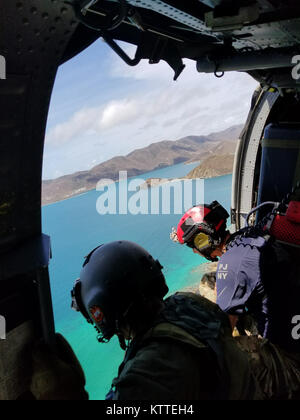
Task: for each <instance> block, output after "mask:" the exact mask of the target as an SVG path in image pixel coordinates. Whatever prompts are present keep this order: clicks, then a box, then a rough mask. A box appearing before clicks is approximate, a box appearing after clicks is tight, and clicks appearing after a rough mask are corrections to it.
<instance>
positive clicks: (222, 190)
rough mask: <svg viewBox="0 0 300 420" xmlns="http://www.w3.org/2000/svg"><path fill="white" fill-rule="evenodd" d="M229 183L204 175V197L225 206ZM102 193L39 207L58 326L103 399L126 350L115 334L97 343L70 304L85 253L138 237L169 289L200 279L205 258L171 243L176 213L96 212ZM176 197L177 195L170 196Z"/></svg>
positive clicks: (174, 170)
mask: <svg viewBox="0 0 300 420" xmlns="http://www.w3.org/2000/svg"><path fill="white" fill-rule="evenodd" d="M196 166H197V164H191V165H185V164H179V165H174V166H172V167H168V168H164V169H159V170H156V171H153V172H150V173H147V174H144V175H142V176H140V177H137V178H138V179H139V182H141V179H144V180H146V179H148V178H179V177H183V176H185V175H186V174H187V173H189V172H190V171H191V170H192V169H193V168H194V167H196ZM130 181H131V180H128V182H130ZM231 182H232V176H231V175H227V176H223V177H218V178H212V179H207V180H205V181H204V199H205V202H206V203H210V202H211V201H213V200H218V201H219V202H220V203H221V204H222V205H223V206H224V207H225V208H227V210H229V209H230V203H231ZM117 190H118V185H117ZM146 193H147V192H146V191H145V194H146ZM100 194H101V193H100V192H99V191H96V190H95V191H90V192H88V193H86V194H83V195H80V196H77V197H73V198H71V199H68V200H65V201H62V202H59V203H55V204H51V205H48V206H45V207H43V232H44V233H45V234H48V235H50V236H51V243H52V251H53V259H52V261H51V264H50V276H51V288H52V298H53V306H54V315H55V324H56V330H57V332H60V333H61V334H63V335H64V336H65V337H66V338H67V340H68V341H69V342H70V344H71V345H72V347H73V349H74V351H75V353H76V355H77V356H78V358H79V360H80V362H81V364H82V366H83V369H84V371H85V374H86V378H87V390H88V392H89V395H90V399H92V400H103V399H104V398H105V395H106V393H107V392H108V391H109V389H110V385H111V382H112V379H113V378H114V377H116V376H117V371H118V366H119V365H120V363H121V362H122V359H123V356H124V352H123V351H122V350H121V349H120V348H119V345H118V340H117V339H113V340H112V341H111V342H110V343H108V344H99V343H98V342H97V340H96V334H95V330H94V329H93V328H92V327H91V326H89V325H88V324H87V323H86V321H85V320H84V319H83V317H82V316H81V315H80V314H77V313H75V312H74V311H72V310H71V309H70V304H71V299H70V291H71V289H72V287H73V284H74V282H75V280H76V279H77V278H78V277H79V275H80V270H81V267H82V264H83V262H84V256H86V255H87V254H88V253H89V252H90V251H91V250H92V249H94V248H95V247H97V246H98V245H100V244H102V243H106V242H110V241H115V240H129V241H133V242H137V243H138V244H140V245H141V246H143V247H144V248H145V249H147V251H149V252H150V253H151V254H152V255H153V257H155V258H157V259H159V260H160V262H161V264H162V265H163V266H164V274H165V276H166V279H167V283H168V286H169V288H170V293H172V292H175V291H177V290H179V289H182V288H185V287H188V286H191V285H194V284H196V283H197V282H198V281H199V280H200V279H199V274H197V271H195V269H196V268H197V267H198V266H199V265H200V264H202V263H204V262H206V260H204V259H203V258H201V257H199V256H198V255H195V254H193V252H191V250H190V249H188V248H187V247H183V246H180V245H178V244H174V243H173V242H171V240H170V232H171V229H172V227H173V226H177V224H178V221H179V219H180V215H177V214H169V215H166V214H154V215H143V214H138V215H133V214H127V215H112V214H107V215H100V214H99V213H98V212H97V210H96V205H97V202H98V200H99V196H100ZM174 196H176V194H175V195H174V194H173V196H172V195H171V198H174ZM193 204H197V203H196V202H194V203H193ZM172 209H173V207H172V206H171V210H172Z"/></svg>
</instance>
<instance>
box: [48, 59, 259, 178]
mask: <svg viewBox="0 0 300 420" xmlns="http://www.w3.org/2000/svg"><path fill="white" fill-rule="evenodd" d="M131 55H132V54H131ZM186 64H187V68H186V70H185V71H184V72H183V74H182V76H181V77H180V79H179V80H178V81H177V82H174V81H173V73H172V70H171V69H170V68H169V67H168V66H167V65H165V64H158V65H153V66H150V65H149V64H148V63H147V62H143V63H141V65H139V66H138V67H136V68H133V69H132V68H130V67H128V66H127V65H125V64H123V63H122V61H121V60H120V59H119V58H118V57H114V58H112V57H110V61H109V65H110V67H109V72H108V73H109V74H110V78H109V79H107V80H109V81H110V83H111V89H112V95H111V97H114V98H117V99H114V100H110V99H109V98H108V100H106V102H104V103H99V106H95V107H90V108H89V107H84V108H83V109H79V110H78V111H77V112H75V113H74V114H73V116H72V117H71V118H69V119H68V120H67V121H65V122H64V123H62V124H58V125H56V126H54V128H52V129H51V130H49V132H48V134H47V138H46V152H47V151H48V152H49V150H51V156H52V155H53V154H54V153H56V154H57V155H59V154H61V156H62V155H63V156H64V158H63V159H60V160H59V159H57V166H59V167H58V168H57V167H55V169H56V170H59V171H63V172H64V173H67V172H70V171H71V172H72V171H73V170H79V169H80V170H84V169H87V168H89V167H90V166H91V162H92V163H93V165H94V163H95V164H97V163H100V162H101V161H104V160H107V159H109V158H111V157H114V156H116V155H122V154H127V153H130V152H131V151H133V150H134V149H136V148H142V147H145V146H147V145H149V144H151V143H153V142H157V141H162V140H176V139H178V138H181V137H183V136H187V135H192V134H194V135H195V134H199V135H200V134H203V135H205V134H209V133H211V132H215V131H219V130H223V129H226V128H228V127H229V126H230V125H234V124H240V123H242V122H244V121H245V119H246V117H247V114H248V111H249V107H250V102H251V96H252V93H253V91H254V89H255V88H256V85H257V83H256V82H255V81H254V80H253V79H251V78H250V77H249V76H248V75H246V74H243V73H228V74H226V75H225V77H224V78H223V79H217V78H215V77H214V75H211V74H209V75H205V74H199V73H198V72H197V70H196V68H195V63H194V62H192V61H187V63H186ZM127 85H128V86H129V87H128V89H126V88H125V87H126V86H127ZM118 92H122V93H121V94H120V93H119V97H118ZM91 94H92V93H91ZM78 104H80V100H78ZM83 145H84V147H83ZM48 155H50V153H48ZM66 158H67V159H69V162H68V164H67V163H66ZM71 160H72V162H71ZM95 160H96V162H95ZM50 166H51V169H50ZM53 166H55V165H54V164H53V162H52V164H51V165H50V164H49V165H48V167H49V171H48V172H49V174H48V173H47V177H51V176H53V175H54V171H53V169H52V168H53ZM73 168H74V169H73ZM46 172H47V169H46ZM50 173H51V174H50Z"/></svg>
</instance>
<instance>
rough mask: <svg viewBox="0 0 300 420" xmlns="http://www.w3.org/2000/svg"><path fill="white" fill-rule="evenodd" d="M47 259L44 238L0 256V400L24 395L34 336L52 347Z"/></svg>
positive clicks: (28, 378)
mask: <svg viewBox="0 0 300 420" xmlns="http://www.w3.org/2000/svg"><path fill="white" fill-rule="evenodd" d="M50 257H51V249H50V238H49V237H48V236H46V235H42V236H40V237H37V238H35V239H32V240H30V241H29V242H27V243H25V244H24V245H22V246H20V247H18V248H17V249H15V250H14V251H12V252H9V253H7V254H4V255H1V256H0V287H1V296H0V314H1V321H2V337H1V340H0V400H16V399H19V398H22V397H23V398H24V397H25V396H27V394H28V390H29V385H30V383H29V381H30V375H31V363H30V362H31V349H32V345H33V344H34V342H35V340H36V339H37V337H41V338H42V337H43V338H44V340H45V341H46V342H47V343H48V344H49V345H50V346H52V347H54V346H55V342H54V340H55V335H54V319H53V313H52V301H51V294H50V284H49V275H48V265H49V261H50Z"/></svg>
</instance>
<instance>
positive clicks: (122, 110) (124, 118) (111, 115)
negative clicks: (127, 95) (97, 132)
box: [99, 99, 139, 130]
mask: <svg viewBox="0 0 300 420" xmlns="http://www.w3.org/2000/svg"><path fill="white" fill-rule="evenodd" d="M138 114H139V103H138V101H136V100H128V99H125V100H123V101H114V102H111V103H110V104H108V105H107V106H106V107H105V108H104V110H103V112H102V115H101V119H100V121H99V127H100V129H102V128H103V129H106V130H108V129H110V128H113V127H115V126H116V125H120V124H128V123H129V122H130V121H132V120H133V119H135V118H136V117H137V116H138Z"/></svg>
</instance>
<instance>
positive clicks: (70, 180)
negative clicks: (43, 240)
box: [42, 125, 243, 205]
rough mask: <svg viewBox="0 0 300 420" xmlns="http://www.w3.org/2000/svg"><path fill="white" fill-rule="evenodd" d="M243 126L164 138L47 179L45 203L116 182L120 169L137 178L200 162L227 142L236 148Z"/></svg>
mask: <svg viewBox="0 0 300 420" xmlns="http://www.w3.org/2000/svg"><path fill="white" fill-rule="evenodd" d="M242 128H243V126H242V125H237V126H233V127H230V128H229V129H227V130H223V131H221V132H219V133H212V134H210V135H208V136H203V135H199V136H195V135H191V136H186V137H183V138H181V139H179V140H176V141H171V140H163V141H161V142H157V143H152V144H150V145H149V146H147V147H144V148H141V149H136V150H134V151H132V152H130V153H129V154H128V155H126V156H116V157H113V158H111V159H109V160H108V161H106V162H103V163H100V164H99V165H96V166H95V167H93V168H92V169H90V170H87V171H78V172H75V173H73V174H70V175H64V176H61V177H59V178H56V179H53V180H45V181H43V188H42V192H43V196H42V202H43V205H46V204H51V203H54V202H58V201H61V200H64V199H67V198H70V197H73V196H76V195H78V194H81V193H83V192H87V191H90V190H93V189H95V188H96V185H97V183H98V182H99V181H100V180H101V179H110V180H113V181H116V180H118V177H119V171H127V175H128V177H133V176H138V175H141V174H143V173H147V172H151V171H154V170H156V169H160V168H164V167H168V166H172V165H176V164H179V163H191V162H197V161H199V160H202V159H206V158H208V157H209V156H210V155H211V152H212V151H213V150H214V149H216V148H217V147H218V146H220V147H221V149H222V148H224V147H225V148H226V146H222V145H220V143H223V142H225V143H228V147H229V148H231V149H232V147H233V145H234V144H236V141H237V139H238V137H239V134H240V132H241V130H242ZM220 139H223V140H220ZM225 143H223V144H225ZM231 149H230V150H231ZM221 154H222V153H221Z"/></svg>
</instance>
